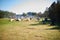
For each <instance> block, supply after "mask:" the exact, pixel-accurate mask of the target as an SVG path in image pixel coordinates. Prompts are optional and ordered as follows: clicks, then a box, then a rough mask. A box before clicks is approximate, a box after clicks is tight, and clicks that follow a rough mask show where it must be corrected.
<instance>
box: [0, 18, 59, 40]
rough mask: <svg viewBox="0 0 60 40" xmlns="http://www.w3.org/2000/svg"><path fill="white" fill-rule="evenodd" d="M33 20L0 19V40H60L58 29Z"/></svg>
mask: <svg viewBox="0 0 60 40" xmlns="http://www.w3.org/2000/svg"><path fill="white" fill-rule="evenodd" d="M54 27H55V26H50V25H49V24H42V23H41V22H37V21H35V20H31V21H20V22H19V21H13V22H10V21H9V19H6V18H4V19H0V40H60V29H53V28H54Z"/></svg>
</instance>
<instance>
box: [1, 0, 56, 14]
mask: <svg viewBox="0 0 60 40" xmlns="http://www.w3.org/2000/svg"><path fill="white" fill-rule="evenodd" d="M54 1H56V0H0V10H4V11H9V12H14V13H16V14H22V13H23V12H24V13H27V12H37V13H38V12H42V13H43V12H44V11H45V10H46V7H50V5H51V4H52V3H53V2H54Z"/></svg>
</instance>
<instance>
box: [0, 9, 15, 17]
mask: <svg viewBox="0 0 60 40" xmlns="http://www.w3.org/2000/svg"><path fill="white" fill-rule="evenodd" d="M15 15H16V14H15V13H13V12H8V11H3V10H0V18H12V17H13V16H15Z"/></svg>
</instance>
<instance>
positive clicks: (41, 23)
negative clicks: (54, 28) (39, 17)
mask: <svg viewBox="0 0 60 40" xmlns="http://www.w3.org/2000/svg"><path fill="white" fill-rule="evenodd" d="M47 24H49V22H46V23H43V22H42V21H40V22H38V23H34V24H30V25H31V26H37V25H47Z"/></svg>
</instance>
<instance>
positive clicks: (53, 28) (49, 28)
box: [46, 26, 60, 30]
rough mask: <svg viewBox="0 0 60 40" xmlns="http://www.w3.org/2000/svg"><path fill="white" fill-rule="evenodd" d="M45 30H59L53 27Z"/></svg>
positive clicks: (59, 28) (58, 27)
mask: <svg viewBox="0 0 60 40" xmlns="http://www.w3.org/2000/svg"><path fill="white" fill-rule="evenodd" d="M46 30H60V26H55V27H52V28H48V29H46Z"/></svg>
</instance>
